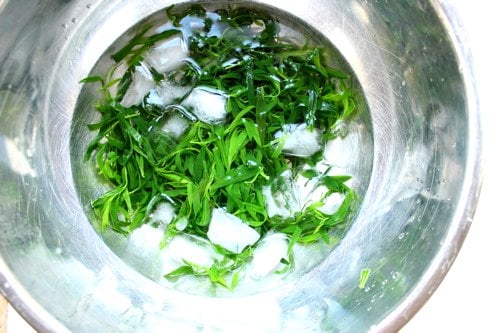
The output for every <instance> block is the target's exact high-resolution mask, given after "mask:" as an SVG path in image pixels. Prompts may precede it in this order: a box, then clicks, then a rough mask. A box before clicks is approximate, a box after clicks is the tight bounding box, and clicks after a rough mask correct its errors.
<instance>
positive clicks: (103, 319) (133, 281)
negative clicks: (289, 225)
mask: <svg viewBox="0 0 499 333" xmlns="http://www.w3.org/2000/svg"><path fill="white" fill-rule="evenodd" d="M171 3H173V1H166V0H164V1H152V0H151V1H128V2H120V1H98V2H89V1H87V2H82V1H70V2H67V1H38V2H35V1H32V2H29V3H28V2H26V3H25V2H14V1H4V2H0V32H1V33H0V44H1V45H2V46H4V47H2V48H1V49H0V115H1V116H2V122H1V123H0V182H1V183H2V186H1V187H0V289H1V290H2V293H3V294H5V295H6V296H7V298H8V299H9V301H10V302H11V304H12V305H13V306H14V307H16V309H17V310H18V311H20V313H21V314H22V315H23V316H24V317H25V318H26V319H27V320H28V321H29V322H30V323H31V324H32V325H33V326H34V327H35V328H36V329H38V330H40V331H57V332H63V331H75V332H87V331H88V332H92V331H97V332H99V331H123V332H139V331H144V332H145V331H147V332H155V331H161V330H163V329H164V328H165V327H168V328H169V329H171V330H173V331H177V332H208V331H210V332H211V331H217V332H218V331H221V332H225V331H227V332H233V331H235V330H237V331H239V332H241V331H243V332H246V331H248V332H279V331H287V332H293V331H297V332H298V331H300V332H303V331H323V332H337V331H341V332H359V331H367V330H369V329H370V330H372V331H387V330H396V329H398V328H400V327H401V326H402V325H403V324H404V323H405V322H407V320H409V319H410V317H411V316H412V315H413V314H414V313H415V312H416V311H417V310H418V309H419V307H420V306H422V304H423V303H424V301H425V300H426V299H427V298H428V297H429V296H430V295H431V293H432V292H433V290H434V289H435V288H436V287H437V286H438V284H439V283H440V281H441V280H442V278H443V277H444V275H445V273H446V272H447V270H448V269H449V267H450V265H451V263H452V261H453V259H454V258H455V256H456V255H457V252H458V250H459V247H460V245H461V243H462V241H463V239H464V237H465V234H466V231H467V229H468V227H469V225H470V222H471V217H472V214H473V211H474V207H475V205H476V201H477V196H478V191H479V184H480V179H481V132H480V117H479V108H478V100H477V96H476V90H475V87H474V74H473V59H472V57H471V53H470V50H469V49H467V43H466V37H465V31H464V29H463V27H462V25H461V24H460V22H459V19H458V16H456V13H455V12H454V10H453V8H452V5H451V3H450V2H447V1H440V2H431V1H422V0H419V1H402V2H397V3H391V4H387V3H386V2H381V1H380V2H378V1H371V2H364V1H342V0H319V1H315V2H313V5H312V6H311V5H310V4H309V2H305V1H295V2H291V1H284V0H278V1H263V0H262V1H246V2H244V3H245V4H246V5H250V6H263V7H265V8H272V11H273V12H275V13H276V15H279V16H280V17H282V18H283V19H290V18H292V17H298V18H300V20H302V21H304V22H306V24H307V25H308V26H309V27H311V28H313V29H316V30H317V31H320V33H321V34H322V35H324V36H325V37H326V38H327V39H328V40H329V41H330V42H331V43H332V44H333V45H335V47H336V48H337V49H338V50H339V51H340V53H341V54H342V55H343V56H344V58H345V59H346V61H347V64H346V65H348V66H349V67H350V68H351V69H352V70H353V72H354V74H355V75H356V77H357V80H358V83H359V86H360V89H361V90H362V93H363V95H364V97H365V107H364V108H361V109H363V111H362V112H363V113H362V114H361V115H360V116H359V118H358V120H357V121H356V122H355V123H353V124H351V125H350V126H351V133H350V134H351V135H349V136H347V138H346V139H345V140H342V141H341V142H340V143H339V145H338V149H339V150H338V151H339V152H342V154H343V157H342V161H343V162H344V163H345V169H346V170H348V171H350V172H352V173H354V174H355V175H356V177H357V179H358V182H359V183H358V187H359V188H361V189H364V190H363V191H364V192H365V194H364V197H363V203H362V206H361V208H360V211H359V213H358V215H357V217H356V220H355V222H354V224H353V225H352V227H351V229H350V230H349V231H348V233H347V234H346V235H345V237H344V239H343V240H342V242H341V243H340V244H339V245H338V246H337V247H336V248H334V250H333V251H331V252H330V253H329V254H328V255H327V257H326V258H325V259H324V260H323V261H322V262H320V263H319V264H318V265H316V266H315V267H314V268H313V269H312V270H310V271H309V272H308V273H306V274H302V275H300V276H298V277H296V278H294V279H292V280H290V281H286V282H285V283H282V284H280V285H279V286H277V287H275V288H273V289H270V290H260V291H253V292H249V293H248V292H246V293H242V294H235V295H232V296H220V297H208V296H203V295H194V294H190V293H186V292H182V291H179V290H175V289H173V288H170V287H165V286H163V285H161V284H159V283H158V282H157V281H154V280H153V279H151V278H150V277H147V276H146V274H143V272H142V273H141V272H140V270H138V269H136V268H133V266H131V265H130V262H129V261H127V258H126V257H124V254H123V253H120V252H119V249H118V247H116V246H114V245H116V244H114V243H113V242H109V241H107V242H104V241H103V240H102V238H101V237H100V236H99V235H98V234H97V233H96V232H95V231H94V229H93V228H92V225H91V223H89V218H88V217H87V215H86V213H85V207H83V206H82V204H81V202H82V201H81V199H82V196H83V194H82V193H85V191H87V192H92V191H94V189H93V188H92V183H91V182H88V183H86V182H85V181H86V178H85V177H91V176H89V175H88V174H86V173H85V169H84V167H81V168H80V166H79V164H78V163H79V162H78V161H79V160H80V159H81V156H80V154H79V149H80V148H81V147H80V146H81V143H82V142H84V141H85V139H86V135H87V134H85V133H84V132H83V131H81V130H79V128H80V127H79V126H80V125H82V123H84V122H85V119H87V118H85V117H86V116H85V114H84V113H75V109H76V108H77V105H78V103H80V104H81V103H83V104H85V99H84V98H83V99H82V97H79V96H80V93H81V88H82V87H81V85H80V84H79V83H78V81H79V80H80V79H81V78H83V77H85V76H86V75H88V73H89V72H90V71H91V69H92V68H93V66H94V64H95V63H96V61H97V60H98V59H99V57H100V56H101V55H102V54H103V53H104V52H105V50H106V49H107V48H108V47H109V45H111V44H112V43H113V42H114V41H115V40H116V39H117V38H118V37H119V36H120V35H121V34H123V33H124V32H125V31H127V30H128V29H129V28H130V27H131V26H133V25H134V24H135V23H137V22H139V21H140V20H141V19H143V18H144V17H147V16H149V15H151V14H153V13H155V12H157V11H159V10H161V9H162V8H165V7H167V6H168V5H170V4H171ZM232 3H234V1H232ZM291 20H293V19H291ZM295 21H296V22H297V20H295ZM79 98H80V100H79V101H78V99H79ZM78 147H80V148H78ZM82 180H83V181H82ZM82 184H83V186H84V184H87V186H88V188H86V189H82ZM113 250H114V252H113ZM364 268H370V269H371V276H370V278H369V281H368V284H367V286H366V288H364V289H359V287H358V284H359V274H360V271H361V270H362V269H364Z"/></svg>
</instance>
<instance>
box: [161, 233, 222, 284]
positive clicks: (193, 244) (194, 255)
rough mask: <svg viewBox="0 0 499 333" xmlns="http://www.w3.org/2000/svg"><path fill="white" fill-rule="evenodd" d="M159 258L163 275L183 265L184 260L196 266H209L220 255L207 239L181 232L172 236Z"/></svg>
mask: <svg viewBox="0 0 499 333" xmlns="http://www.w3.org/2000/svg"><path fill="white" fill-rule="evenodd" d="M161 258H162V269H161V272H162V274H163V275H164V274H168V273H170V272H172V271H174V270H175V269H177V268H179V267H181V266H184V265H185V262H184V260H185V261H188V262H190V263H193V264H195V265H197V266H201V267H205V268H209V267H211V266H212V265H213V264H214V262H215V260H220V259H221V258H222V256H221V255H220V254H218V253H216V252H215V249H214V248H213V246H212V245H211V244H210V243H209V242H208V241H207V240H205V239H202V238H200V237H196V236H192V235H188V234H182V235H176V236H175V237H173V239H172V240H171V241H170V243H168V245H167V246H166V248H165V249H164V250H163V251H161Z"/></svg>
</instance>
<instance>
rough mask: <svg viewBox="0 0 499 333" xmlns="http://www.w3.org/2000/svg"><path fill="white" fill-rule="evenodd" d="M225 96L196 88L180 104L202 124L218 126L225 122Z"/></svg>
mask: <svg viewBox="0 0 499 333" xmlns="http://www.w3.org/2000/svg"><path fill="white" fill-rule="evenodd" d="M226 101H227V96H226V95H225V94H224V93H223V92H222V91H219V90H216V89H211V88H207V87H196V88H194V89H193V90H192V92H191V93H190V94H189V96H187V98H186V99H185V100H184V102H183V103H182V104H183V105H184V106H186V107H188V108H190V109H191V110H192V113H193V114H194V115H195V116H196V117H197V118H198V119H199V120H201V121H202V122H205V123H207V124H219V123H222V122H223V121H224V120H225V116H226V115H227V111H226V110H225V103H226Z"/></svg>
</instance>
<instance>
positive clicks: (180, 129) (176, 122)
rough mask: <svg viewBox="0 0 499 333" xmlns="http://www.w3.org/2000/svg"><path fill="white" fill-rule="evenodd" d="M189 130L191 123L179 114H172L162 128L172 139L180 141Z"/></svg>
mask: <svg viewBox="0 0 499 333" xmlns="http://www.w3.org/2000/svg"><path fill="white" fill-rule="evenodd" d="M188 128H189V121H187V119H185V118H184V117H183V116H181V115H179V114H172V115H171V116H170V117H169V118H168V119H167V120H166V122H165V124H164V125H163V127H162V128H161V129H162V130H163V131H165V132H166V133H167V134H168V135H170V136H171V137H173V138H175V139H178V138H179V137H180V136H182V134H184V133H185V131H186V130H187V129H188Z"/></svg>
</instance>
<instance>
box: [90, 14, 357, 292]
mask: <svg viewBox="0 0 499 333" xmlns="http://www.w3.org/2000/svg"><path fill="white" fill-rule="evenodd" d="M167 16H168V17H169V19H170V20H171V22H172V26H171V28H168V29H167V30H165V31H162V32H159V33H154V34H151V33H150V31H151V28H152V27H151V26H148V25H146V26H144V27H142V28H141V29H140V30H139V31H138V32H137V34H136V36H135V37H133V38H132V39H131V40H130V41H129V42H128V43H127V44H126V45H125V46H123V47H122V48H121V49H120V50H118V51H117V52H116V53H114V54H113V55H112V59H113V60H114V61H115V62H116V63H117V65H116V66H118V65H120V64H125V65H126V67H127V70H126V71H125V74H124V75H123V76H122V77H120V78H118V79H110V78H109V77H111V75H108V77H106V78H102V77H100V76H90V77H87V78H86V79H84V80H82V82H86V83H91V82H99V83H100V84H101V91H102V93H103V99H102V101H100V102H99V104H98V105H97V106H96V110H97V111H98V112H99V113H100V114H101V119H100V121H99V122H97V123H95V124H91V125H89V126H88V128H89V130H91V131H97V134H96V136H95V138H94V139H93V140H92V141H91V142H90V144H89V146H88V149H87V153H86V157H85V158H86V159H87V160H90V159H93V160H94V161H95V164H96V169H97V170H98V173H99V174H100V176H101V177H102V178H103V179H104V180H105V181H106V182H107V183H108V184H109V185H110V187H111V188H110V190H109V191H107V192H106V193H104V194H103V195H101V196H100V197H98V198H97V199H96V200H94V201H93V202H92V207H93V209H94V211H95V213H96V215H97V216H98V217H99V220H100V228H101V230H102V231H104V230H105V229H107V228H111V229H113V230H114V231H116V232H119V233H122V234H125V235H128V234H129V233H131V232H133V231H134V230H135V229H137V228H139V227H140V226H142V225H143V224H144V223H150V222H153V221H149V216H150V215H151V213H152V212H153V211H154V209H155V207H156V206H157V204H158V203H160V202H165V201H166V202H169V203H171V204H172V205H173V206H174V207H175V209H176V218H175V220H174V221H173V222H172V223H170V224H169V225H168V226H167V227H166V231H165V235H166V236H165V240H166V241H167V240H168V239H169V238H170V237H174V236H175V234H177V233H179V232H183V233H188V234H192V235H196V236H200V237H203V238H207V231H208V228H209V224H210V219H211V212H212V210H213V209H214V208H220V207H224V208H225V209H226V211H227V212H229V213H231V214H233V215H235V216H237V217H239V218H240V219H241V220H243V221H244V222H245V223H247V224H248V225H249V226H251V227H252V228H254V229H255V230H256V231H258V232H259V234H260V235H264V234H265V233H267V232H282V233H285V234H287V235H289V250H288V253H289V254H291V253H292V252H291V249H292V247H293V245H294V244H296V243H311V242H316V241H318V240H321V239H322V240H324V241H326V242H327V241H328V240H329V234H330V232H331V230H333V228H335V227H338V226H340V227H341V226H342V225H344V224H345V223H346V221H347V220H348V218H349V216H350V214H351V212H352V210H353V208H354V204H355V201H356V194H355V192H354V191H353V190H352V189H350V188H349V187H348V186H347V185H346V182H347V181H348V179H350V177H348V176H330V175H320V174H318V173H317V172H315V171H314V170H313V169H312V168H306V167H305V166H313V165H315V163H316V162H317V161H319V160H321V159H322V158H323V156H322V153H323V152H322V150H321V151H319V152H318V153H316V154H314V155H312V156H309V157H296V156H288V155H286V154H283V152H282V148H283V147H282V146H283V145H282V142H281V141H279V140H278V139H276V137H275V135H274V134H275V133H276V132H277V131H279V130H281V129H282V128H283V127H284V126H285V125H287V124H298V123H304V124H306V126H307V128H308V129H309V130H313V129H320V131H321V133H322V134H321V138H320V140H321V144H322V145H324V144H325V143H326V142H327V141H328V140H330V139H332V138H334V131H333V128H334V126H335V124H336V122H337V121H338V120H339V119H344V118H347V117H349V116H350V115H352V113H353V112H354V111H355V103H354V99H353V96H352V92H351V89H350V88H349V80H348V78H349V76H348V75H347V74H345V73H343V72H342V71H339V70H338V69H335V68H332V67H330V66H328V65H326V64H325V63H324V59H323V52H322V50H321V49H320V48H319V47H312V46H308V45H305V46H297V45H295V44H293V43H290V42H287V41H285V40H284V39H283V38H281V37H280V36H279V24H278V22H277V21H276V20H275V19H273V18H271V17H268V16H266V15H263V14H261V13H259V12H254V11H252V10H247V9H244V8H231V7H229V8H228V9H226V10H220V11H218V12H214V13H208V12H206V11H205V10H204V9H203V8H202V7H200V6H193V7H192V8H191V9H189V10H188V11H185V12H181V13H178V12H175V10H174V8H173V7H171V8H169V9H167ZM188 18H197V19H199V20H201V21H202V22H203V27H202V29H199V30H196V31H189V33H186V31H187V30H186V29H187V28H186V25H187V24H186V23H185V22H187V19H188ZM215 28H216V29H215ZM216 31H220V32H219V33H217V32H216ZM179 35H180V36H184V38H185V39H186V40H187V45H188V49H189V59H187V61H186V62H185V65H184V66H182V67H181V69H182V73H179V72H178V71H177V72H173V73H164V74H161V73H159V72H158V71H157V70H156V69H155V68H153V67H151V66H148V65H147V64H146V63H145V60H144V55H145V54H147V52H148V51H149V50H150V49H152V48H154V47H155V46H156V45H158V43H159V42H161V41H164V40H167V39H168V38H171V37H172V36H179ZM143 65H146V66H148V68H149V70H150V71H151V73H152V74H153V75H154V80H155V81H156V82H158V83H161V82H162V81H164V80H167V79H169V77H171V76H172V75H174V76H180V79H181V80H182V79H185V80H186V81H188V82H195V83H196V86H203V87H208V88H211V89H216V90H218V91H223V92H224V94H226V96H227V101H226V106H225V108H226V112H227V117H226V120H225V122H223V123H222V124H209V123H204V122H202V121H199V120H195V121H192V119H187V120H188V121H189V128H188V129H187V131H186V132H185V133H184V134H183V135H182V136H180V137H179V138H174V137H172V136H170V135H168V134H167V133H165V132H164V131H163V130H162V128H161V126H162V120H163V119H165V118H166V117H167V116H168V115H171V114H175V113H179V114H181V115H182V114H183V115H185V114H186V112H188V110H186V109H185V108H184V107H183V106H182V105H181V103H182V100H177V101H175V103H173V104H172V105H168V106H165V105H155V104H152V103H149V102H148V101H149V100H148V98H147V96H145V97H144V99H143V100H142V102H140V103H138V104H135V105H131V106H124V105H123V104H122V101H123V98H124V96H125V94H126V93H127V90H128V89H129V88H130V85H131V83H132V80H133V77H134V73H135V72H136V70H137V66H143ZM113 89H115V90H116V91H117V92H116V93H113V92H112V91H113ZM286 170H291V171H292V172H293V174H296V173H301V174H302V175H303V176H304V177H306V178H308V179H310V180H312V179H315V180H316V181H317V183H316V184H317V186H325V187H326V188H327V193H326V195H324V196H323V198H322V199H321V200H319V201H318V202H315V203H313V204H311V205H308V206H307V207H305V208H304V209H302V210H301V211H299V212H297V213H295V214H294V216H291V217H282V216H279V215H274V216H269V214H268V213H267V209H266V198H265V196H264V194H263V192H262V189H263V188H264V187H265V186H275V180H276V179H279V177H280V176H281V175H282V174H283V172H285V171H286ZM332 193H341V194H343V195H344V200H343V202H342V204H341V205H340V206H339V208H338V209H337V210H336V212H334V213H333V214H325V213H323V212H322V211H321V210H320V208H321V207H322V206H323V205H324V200H325V199H326V198H327V196H329V195H331V194H332ZM185 220H187V225H184V226H182V227H180V224H181V223H185ZM180 230H181V231H180ZM253 248H254V247H248V248H247V249H246V250H245V251H243V252H242V253H241V254H239V255H237V254H234V253H230V252H229V251H227V250H225V249H223V248H220V247H218V246H217V247H216V249H217V251H218V252H219V253H221V254H222V255H223V259H222V260H220V261H216V262H215V264H214V265H213V266H212V267H198V266H197V265H196V264H194V263H190V262H185V265H184V266H182V267H180V268H178V269H176V270H174V271H173V272H171V273H170V274H168V276H167V277H169V278H172V279H174V278H178V277H179V276H182V275H185V274H192V275H196V276H208V277H209V278H210V280H211V281H212V282H214V283H217V284H220V285H222V286H224V287H226V288H229V289H232V288H233V287H234V286H235V285H236V284H237V279H238V274H237V273H236V274H232V273H235V272H238V271H239V270H240V269H241V267H242V266H243V265H244V263H245V262H247V261H248V260H249V258H250V257H251V254H252V250H253ZM228 274H232V280H231V282H230V283H229V282H227V280H226V277H227V276H228Z"/></svg>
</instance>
